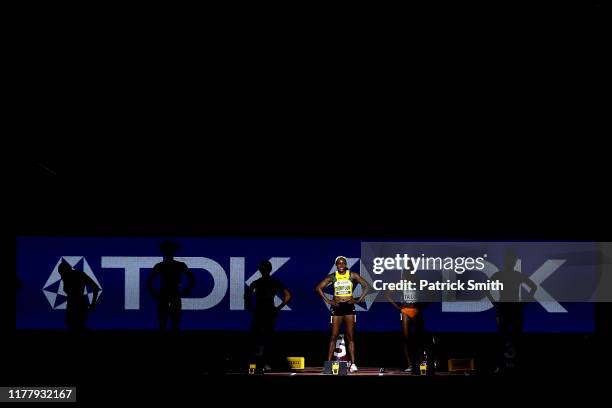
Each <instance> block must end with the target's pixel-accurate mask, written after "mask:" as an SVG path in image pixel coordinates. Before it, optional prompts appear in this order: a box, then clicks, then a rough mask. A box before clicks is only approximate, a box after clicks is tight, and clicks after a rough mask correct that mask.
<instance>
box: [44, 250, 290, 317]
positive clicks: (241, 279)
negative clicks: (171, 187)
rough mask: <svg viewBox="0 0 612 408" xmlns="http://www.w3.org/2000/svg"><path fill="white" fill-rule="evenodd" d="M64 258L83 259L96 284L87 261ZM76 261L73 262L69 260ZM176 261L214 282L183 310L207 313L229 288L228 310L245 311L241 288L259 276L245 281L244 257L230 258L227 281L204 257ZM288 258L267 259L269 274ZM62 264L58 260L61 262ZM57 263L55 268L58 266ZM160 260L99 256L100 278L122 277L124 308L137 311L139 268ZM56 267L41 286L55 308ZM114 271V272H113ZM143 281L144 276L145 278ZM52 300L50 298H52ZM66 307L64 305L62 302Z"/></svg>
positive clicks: (185, 300)
mask: <svg viewBox="0 0 612 408" xmlns="http://www.w3.org/2000/svg"><path fill="white" fill-rule="evenodd" d="M63 258H64V259H68V258H71V259H70V260H71V261H73V262H70V260H69V263H71V265H73V266H74V265H75V263H76V262H75V260H76V258H79V259H82V260H83V269H84V272H85V273H87V274H88V275H89V276H90V277H92V278H93V279H94V280H95V281H96V282H97V279H96V278H95V276H94V275H93V273H92V272H91V268H90V267H89V264H87V261H86V260H85V258H83V257H63ZM72 258H75V259H72ZM175 259H176V260H178V261H181V262H185V263H186V264H187V266H188V267H189V269H191V270H192V271H193V272H194V273H195V274H196V276H197V274H198V270H204V271H205V272H207V273H209V274H210V276H212V279H213V285H212V290H211V292H210V293H208V294H207V295H206V296H204V297H200V298H198V297H188V298H183V310H206V309H210V308H213V307H215V306H216V305H218V304H219V303H220V302H221V301H222V300H223V298H224V297H225V295H226V293H227V290H228V288H229V292H230V310H244V289H245V287H247V286H248V285H250V284H251V283H252V282H253V281H255V280H256V279H259V278H260V277H261V273H260V272H259V270H258V271H256V272H255V273H254V274H253V275H252V276H251V277H250V278H249V279H247V280H245V258H244V257H231V258H230V267H229V279H228V274H227V273H226V272H225V270H224V269H223V267H222V266H221V265H220V264H219V263H217V262H216V261H214V260H212V259H209V258H204V257H176V258H175ZM289 259H290V258H288V257H276V258H270V259H269V261H270V263H271V264H272V274H274V273H275V272H276V271H278V269H279V268H280V267H281V266H283V265H284V264H285V263H286V262H287V261H288V260H289ZM60 261H61V259H60ZM60 261H58V265H59V263H60ZM161 261H162V258H161V257H155V256H151V257H149V256H145V257H134V256H103V257H101V262H100V265H101V267H102V268H103V269H108V270H107V271H104V272H103V276H108V275H110V274H113V273H117V274H122V275H123V276H124V294H125V296H124V307H125V309H126V310H139V309H140V296H141V294H140V287H141V284H140V279H141V269H149V270H150V269H152V268H153V266H155V264H157V263H158V262H161ZM57 268H58V267H57V265H56V266H55V268H54V269H53V271H52V273H51V276H50V277H49V279H48V281H47V283H46V284H45V285H44V288H43V292H44V293H45V296H46V297H47V299H49V302H50V303H51V306H52V307H54V308H58V306H57V302H56V296H57V295H58V294H59V295H64V296H65V294H63V293H61V292H62V287H61V286H60V287H59V290H58V291H57V292H60V293H57V292H55V293H53V292H54V291H51V290H50V288H49V286H50V283H51V282H56V281H58V280H59V279H60V277H59V273H58V272H57ZM113 269H114V270H115V271H113ZM144 279H145V280H146V276H145V277H144ZM60 285H61V282H60ZM51 298H52V299H51ZM274 301H275V303H276V304H277V305H279V304H280V303H282V301H281V299H279V298H278V297H276V298H275V299H274ZM63 307H64V308H65V307H66V306H65V303H63ZM283 310H291V308H289V306H285V307H284V308H283Z"/></svg>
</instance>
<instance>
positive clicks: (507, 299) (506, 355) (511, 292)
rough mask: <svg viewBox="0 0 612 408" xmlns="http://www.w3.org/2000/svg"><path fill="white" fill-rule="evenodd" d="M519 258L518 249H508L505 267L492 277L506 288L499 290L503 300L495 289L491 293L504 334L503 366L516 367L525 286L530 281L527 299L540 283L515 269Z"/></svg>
mask: <svg viewBox="0 0 612 408" xmlns="http://www.w3.org/2000/svg"><path fill="white" fill-rule="evenodd" d="M517 260H518V258H517V256H516V254H515V253H514V251H512V250H508V251H507V252H506V255H505V257H504V267H503V269H502V270H500V271H498V272H495V273H494V274H493V276H491V280H492V281H496V280H499V281H500V282H501V283H503V285H504V286H503V290H500V291H499V295H500V296H499V301H496V300H495V299H494V298H493V296H492V294H491V292H487V297H488V298H489V300H490V301H491V303H493V306H494V307H495V313H496V321H497V330H498V334H499V337H500V343H501V344H500V348H501V352H500V357H499V359H500V360H501V362H503V364H501V362H500V367H498V370H499V369H503V368H515V366H516V362H517V357H518V345H519V344H518V343H519V340H520V336H521V334H522V333H523V307H524V305H525V304H524V303H521V296H520V293H521V287H522V285H523V284H526V285H527V286H528V287H529V292H528V293H527V296H526V298H525V300H530V299H532V298H533V295H534V293H535V291H536V290H537V288H538V286H537V285H536V284H535V283H534V282H533V281H532V280H531V279H529V277H528V276H527V275H524V274H523V273H521V272H519V271H517V270H516V269H515V267H516V262H517Z"/></svg>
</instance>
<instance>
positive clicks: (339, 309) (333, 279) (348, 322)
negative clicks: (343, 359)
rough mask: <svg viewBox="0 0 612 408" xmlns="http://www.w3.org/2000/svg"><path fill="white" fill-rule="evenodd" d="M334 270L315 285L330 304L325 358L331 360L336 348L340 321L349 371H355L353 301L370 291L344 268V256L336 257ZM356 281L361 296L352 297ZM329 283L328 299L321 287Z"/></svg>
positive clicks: (364, 282) (353, 273)
mask: <svg viewBox="0 0 612 408" xmlns="http://www.w3.org/2000/svg"><path fill="white" fill-rule="evenodd" d="M336 268H337V270H336V272H334V273H331V274H329V275H327V276H326V277H325V279H323V280H322V281H321V282H320V283H319V284H318V285H317V287H316V291H317V293H318V294H319V296H321V298H322V299H323V300H324V301H325V302H326V303H328V304H329V305H331V315H332V319H331V320H332V329H331V337H330V339H329V348H328V352H327V360H331V359H332V357H333V355H334V350H335V349H336V340H337V339H338V335H339V334H340V326H341V325H342V322H344V325H345V327H346V334H345V339H346V342H347V343H348V354H349V358H350V361H351V363H352V364H351V368H350V371H351V372H355V371H357V365H356V364H355V341H354V332H355V303H361V302H362V301H363V299H364V298H365V297H366V295H367V294H368V292H369V291H370V285H369V284H368V283H367V282H366V281H365V280H364V279H363V278H362V277H361V276H360V275H359V274H358V273H355V272H351V271H349V270H348V269H347V268H346V258H345V257H343V256H339V257H337V258H336ZM356 283H358V284H360V285H361V287H362V293H361V297H360V298H359V299H355V298H353V289H354V288H355V284H356ZM329 285H334V297H333V298H332V299H329V298H328V297H327V296H325V294H324V293H323V289H324V288H326V287H327V286H329Z"/></svg>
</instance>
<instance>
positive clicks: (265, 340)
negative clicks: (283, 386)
mask: <svg viewBox="0 0 612 408" xmlns="http://www.w3.org/2000/svg"><path fill="white" fill-rule="evenodd" d="M259 272H260V273H261V278H259V279H257V280H256V281H255V282H253V283H251V285H249V287H248V288H247V290H246V291H245V292H244V300H245V305H246V308H247V310H249V311H251V312H253V321H252V324H251V333H252V335H253V340H254V342H255V358H256V360H257V363H258V364H257V365H258V367H262V366H263V367H264V369H270V366H269V364H268V363H269V362H270V361H269V360H270V353H269V350H267V349H268V347H269V346H270V343H271V341H272V337H273V336H274V328H275V325H276V318H277V316H278V312H279V311H280V310H281V309H282V308H283V307H284V306H285V305H286V304H287V303H289V300H291V292H289V289H287V288H286V287H285V285H283V284H282V283H281V282H280V281H279V280H278V279H275V278H272V277H271V276H270V273H271V272H272V264H271V263H270V262H269V261H262V262H261V263H260V264H259ZM253 294H255V306H253V305H252V303H253ZM277 294H278V295H280V294H282V296H283V300H282V302H281V303H280V304H279V305H278V306H275V305H274V296H276V295H277Z"/></svg>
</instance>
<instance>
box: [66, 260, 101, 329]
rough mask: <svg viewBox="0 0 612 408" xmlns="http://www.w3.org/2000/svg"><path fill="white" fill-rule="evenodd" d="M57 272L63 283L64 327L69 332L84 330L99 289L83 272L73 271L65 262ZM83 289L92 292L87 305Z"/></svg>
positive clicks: (94, 305)
mask: <svg viewBox="0 0 612 408" xmlns="http://www.w3.org/2000/svg"><path fill="white" fill-rule="evenodd" d="M58 272H59V274H60V276H61V278H62V281H63V283H64V292H65V293H66V297H67V301H66V327H67V328H68V330H71V331H80V330H84V329H85V326H86V323H87V314H88V311H89V310H94V309H95V307H96V302H97V301H98V294H99V293H100V287H99V286H98V285H97V284H96V282H94V280H93V279H91V278H90V277H89V276H87V274H86V273H85V272H83V271H80V270H77V269H73V268H72V266H70V264H69V263H68V262H66V261H65V260H62V262H61V263H60V265H59V268H58ZM85 287H87V288H89V289H90V290H91V291H92V292H93V298H92V300H91V303H89V301H88V299H87V297H86V296H85Z"/></svg>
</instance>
